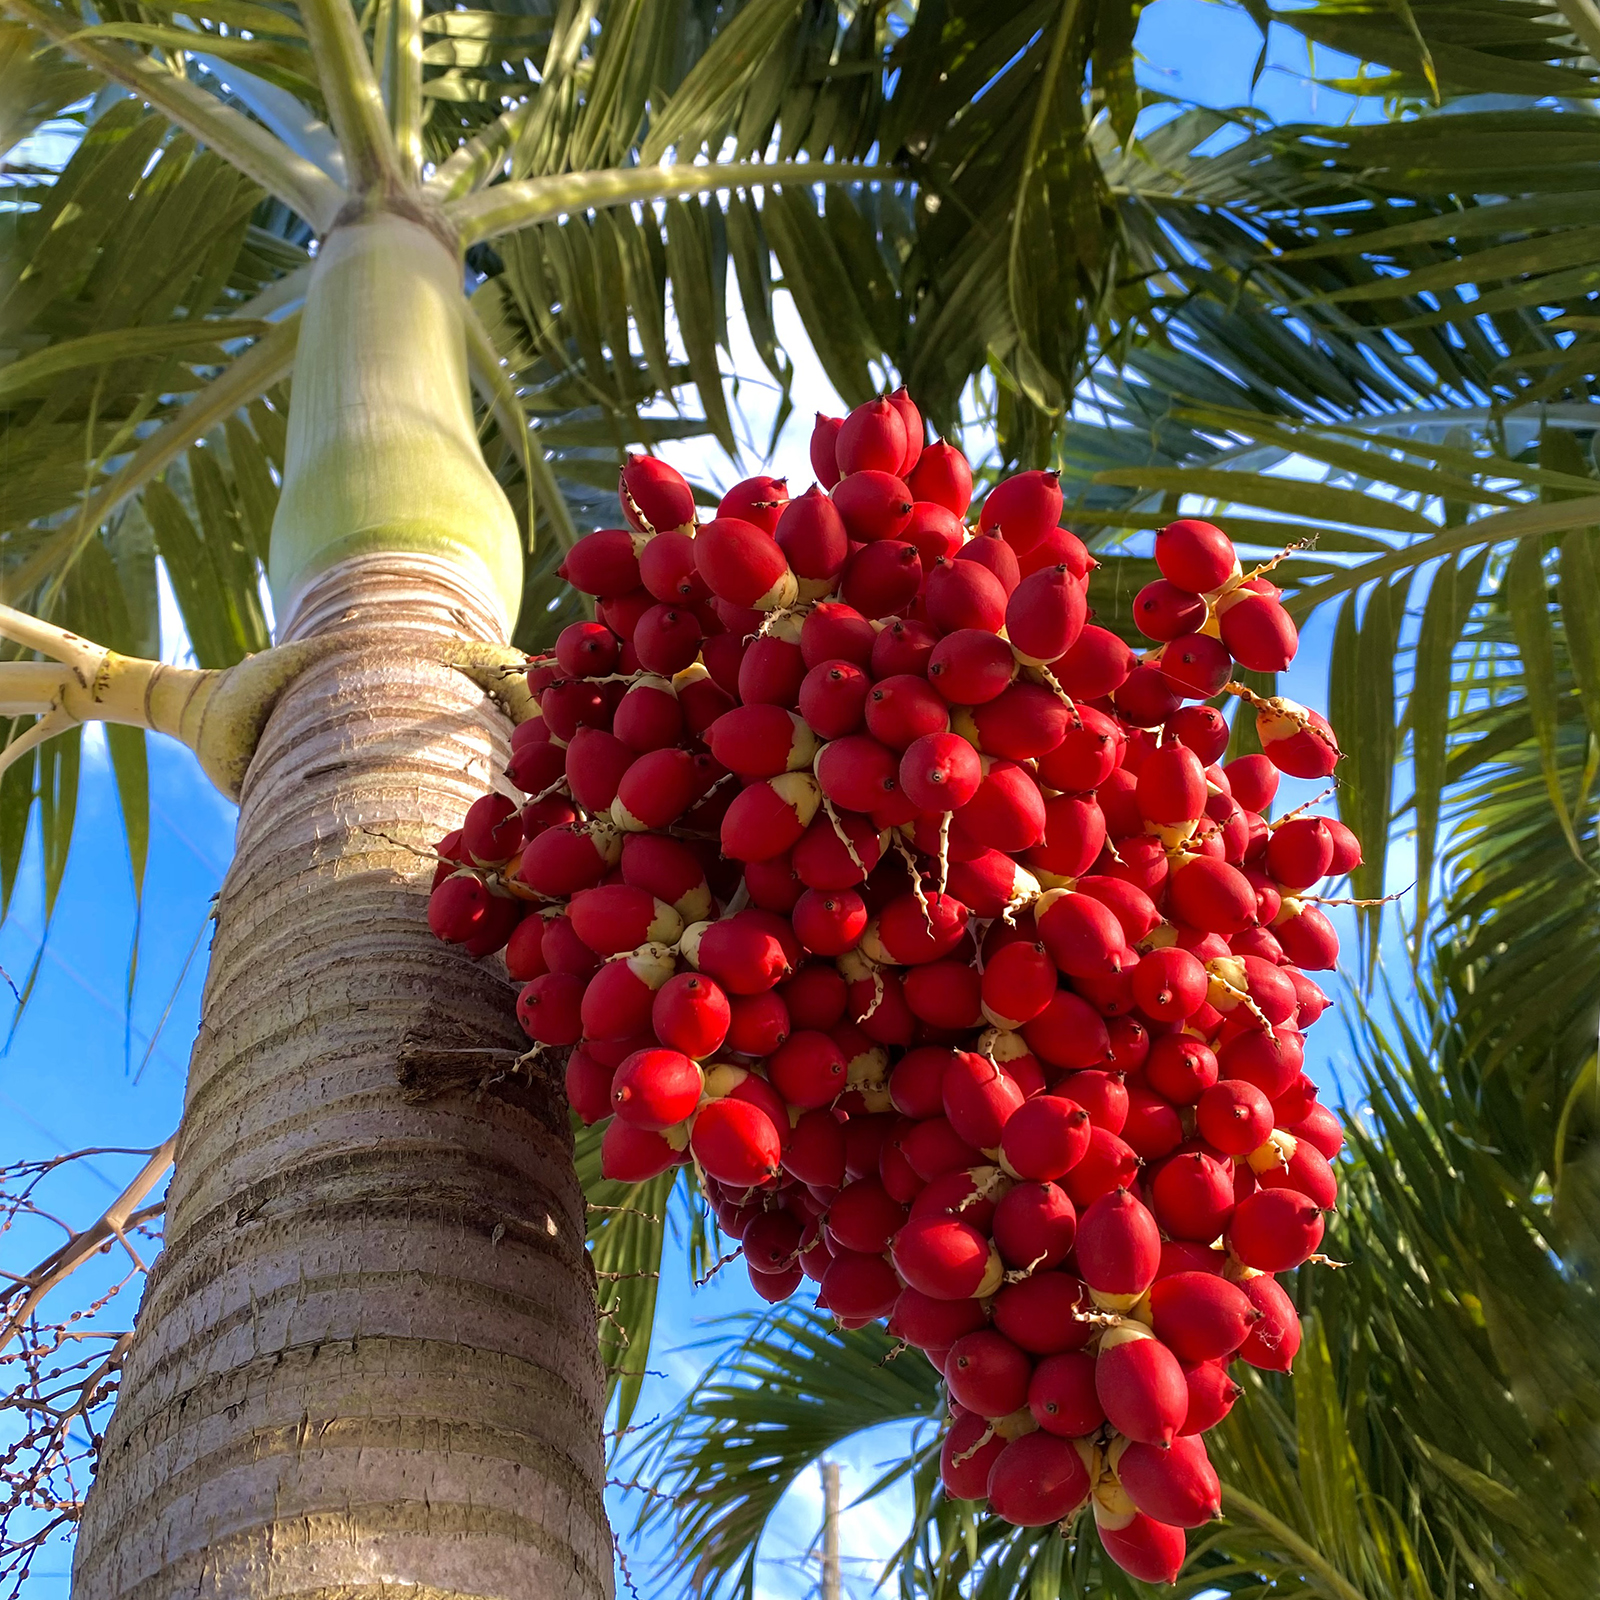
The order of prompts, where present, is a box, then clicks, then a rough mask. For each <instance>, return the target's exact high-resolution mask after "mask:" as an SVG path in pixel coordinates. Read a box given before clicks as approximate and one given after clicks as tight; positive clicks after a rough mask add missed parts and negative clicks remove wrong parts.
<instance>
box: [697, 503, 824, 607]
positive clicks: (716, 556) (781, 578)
mask: <svg viewBox="0 0 1600 1600" xmlns="http://www.w3.org/2000/svg"><path fill="white" fill-rule="evenodd" d="M694 563H695V568H696V570H697V571H698V572H699V574H700V576H701V577H702V578H704V579H705V581H706V583H707V584H708V585H709V587H710V589H711V592H712V593H713V594H714V595H716V596H718V597H719V598H720V599H723V600H726V601H728V602H730V603H731V604H733V605H736V606H747V607H749V608H750V609H752V610H755V611H773V610H776V609H777V608H778V607H780V606H786V605H789V604H791V603H792V602H793V600H794V598H795V595H796V593H797V592H798V591H797V589H796V581H795V576H794V573H792V572H791V571H790V570H789V563H788V561H787V560H785V559H784V554H783V551H782V550H780V549H779V548H778V546H777V544H776V543H775V542H774V540H773V538H772V536H771V535H770V534H768V533H765V532H763V530H762V529H760V528H758V527H756V525H755V524H754V523H751V522H742V521H740V520H739V519H738V518H737V517H717V518H715V519H713V520H712V521H710V522H708V523H706V525H705V526H704V527H703V528H701V529H700V531H699V532H698V533H697V534H696V535H695V540H694Z"/></svg>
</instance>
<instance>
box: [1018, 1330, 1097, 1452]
mask: <svg viewBox="0 0 1600 1600" xmlns="http://www.w3.org/2000/svg"><path fill="white" fill-rule="evenodd" d="M1028 1410H1029V1411H1031V1412H1032V1413H1033V1420H1034V1421H1035V1422H1037V1423H1038V1424H1039V1426H1040V1427H1041V1428H1043V1429H1044V1431H1045V1432H1046V1433H1053V1434H1055V1435H1057V1437H1059V1438H1062V1439H1082V1438H1086V1437H1087V1436H1088V1435H1089V1434H1091V1433H1093V1432H1094V1431H1095V1429H1096V1428H1098V1427H1099V1426H1100V1425H1101V1423H1103V1422H1104V1421H1105V1420H1106V1414H1105V1412H1104V1410H1103V1409H1102V1408H1101V1405H1100V1397H1099V1396H1098V1395H1097V1394H1096V1393H1095V1388H1094V1357H1093V1356H1091V1355H1089V1354H1088V1353H1087V1352H1086V1351H1083V1350H1068V1351H1064V1352H1063V1353H1062V1354H1060V1355H1054V1356H1048V1357H1046V1359H1045V1360H1043V1361H1041V1362H1040V1363H1039V1365H1038V1366H1037V1367H1035V1368H1034V1369H1033V1378H1032V1379H1031V1381H1030V1382H1029V1384H1028Z"/></svg>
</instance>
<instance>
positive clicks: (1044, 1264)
mask: <svg viewBox="0 0 1600 1600" xmlns="http://www.w3.org/2000/svg"><path fill="white" fill-rule="evenodd" d="M991 1227H992V1232H993V1236H994V1242H995V1247H996V1249H998V1250H999V1252H1000V1258H1001V1260H1003V1261H1004V1262H1005V1263H1006V1265H1007V1266H1008V1267H1015V1268H1019V1269H1021V1270H1025V1271H1034V1270H1039V1269H1043V1268H1048V1267H1055V1266H1059V1265H1060V1264H1061V1263H1062V1262H1063V1261H1065V1260H1066V1259H1067V1255H1068V1253H1069V1252H1070V1251H1071V1249H1072V1241H1073V1240H1074V1238H1076V1236H1077V1232H1078V1213H1077V1209H1076V1208H1075V1207H1074V1206H1073V1204H1072V1201H1071V1200H1070V1199H1069V1198H1068V1196H1067V1192H1066V1190H1064V1189H1062V1188H1061V1187H1060V1186H1059V1185H1057V1184H1054V1183H1019V1184H1017V1185H1015V1186H1014V1187H1013V1188H1011V1189H1008V1190H1007V1191H1006V1193H1005V1194H1004V1195H1003V1196H1001V1199H1000V1203H999V1204H998V1205H997V1206H996V1207H995V1208H994V1222H993V1223H992V1225H991Z"/></svg>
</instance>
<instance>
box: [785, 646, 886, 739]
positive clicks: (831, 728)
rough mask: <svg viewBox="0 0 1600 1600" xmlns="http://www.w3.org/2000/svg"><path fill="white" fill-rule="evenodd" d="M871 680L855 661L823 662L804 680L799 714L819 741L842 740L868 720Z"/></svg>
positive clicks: (801, 685)
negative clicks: (867, 710)
mask: <svg viewBox="0 0 1600 1600" xmlns="http://www.w3.org/2000/svg"><path fill="white" fill-rule="evenodd" d="M871 690H872V679H871V678H869V677H868V676H867V674H866V672H865V671H863V670H862V668H860V667H858V666H857V665H856V664H855V663H854V662H852V661H822V662H819V663H818V664H817V665H816V666H814V667H813V668H812V669H811V670H810V671H809V672H808V673H807V674H806V675H805V677H804V679H802V680H801V684H800V696H799V703H800V715H801V716H802V717H803V718H804V719H805V721H806V723H807V724H808V725H809V727H810V728H811V730H812V731H813V732H814V733H815V734H816V735H817V737H818V738H820V739H843V738H844V737H845V736H846V735H847V734H852V733H855V732H856V731H857V730H859V729H860V728H861V726H862V724H863V722H864V721H865V713H866V707H867V695H868V694H869V693H870V692H871Z"/></svg>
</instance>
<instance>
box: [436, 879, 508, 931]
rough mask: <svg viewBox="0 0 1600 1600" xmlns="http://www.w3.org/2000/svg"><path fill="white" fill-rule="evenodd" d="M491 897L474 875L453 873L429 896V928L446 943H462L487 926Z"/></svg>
mask: <svg viewBox="0 0 1600 1600" xmlns="http://www.w3.org/2000/svg"><path fill="white" fill-rule="evenodd" d="M493 898H494V896H493V895H491V894H490V892H489V888H488V885H487V884H485V883H484V881H483V879H482V878H480V877H478V876H477V875H476V874H475V873H472V872H454V873H452V874H451V875H450V876H448V877H446V878H444V879H442V880H440V882H438V883H437V884H435V885H434V889H433V892H432V894H430V895H429V896H428V926H429V928H431V929H432V930H433V935H434V937H435V938H437V939H443V940H444V942H445V943H446V944H465V943H466V942H467V941H468V940H469V939H471V938H472V937H473V935H474V934H477V933H479V932H481V931H482V930H483V929H484V928H485V927H486V926H487V924H488V918H489V915H490V910H489V902H490V901H491V900H492V899H493Z"/></svg>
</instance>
